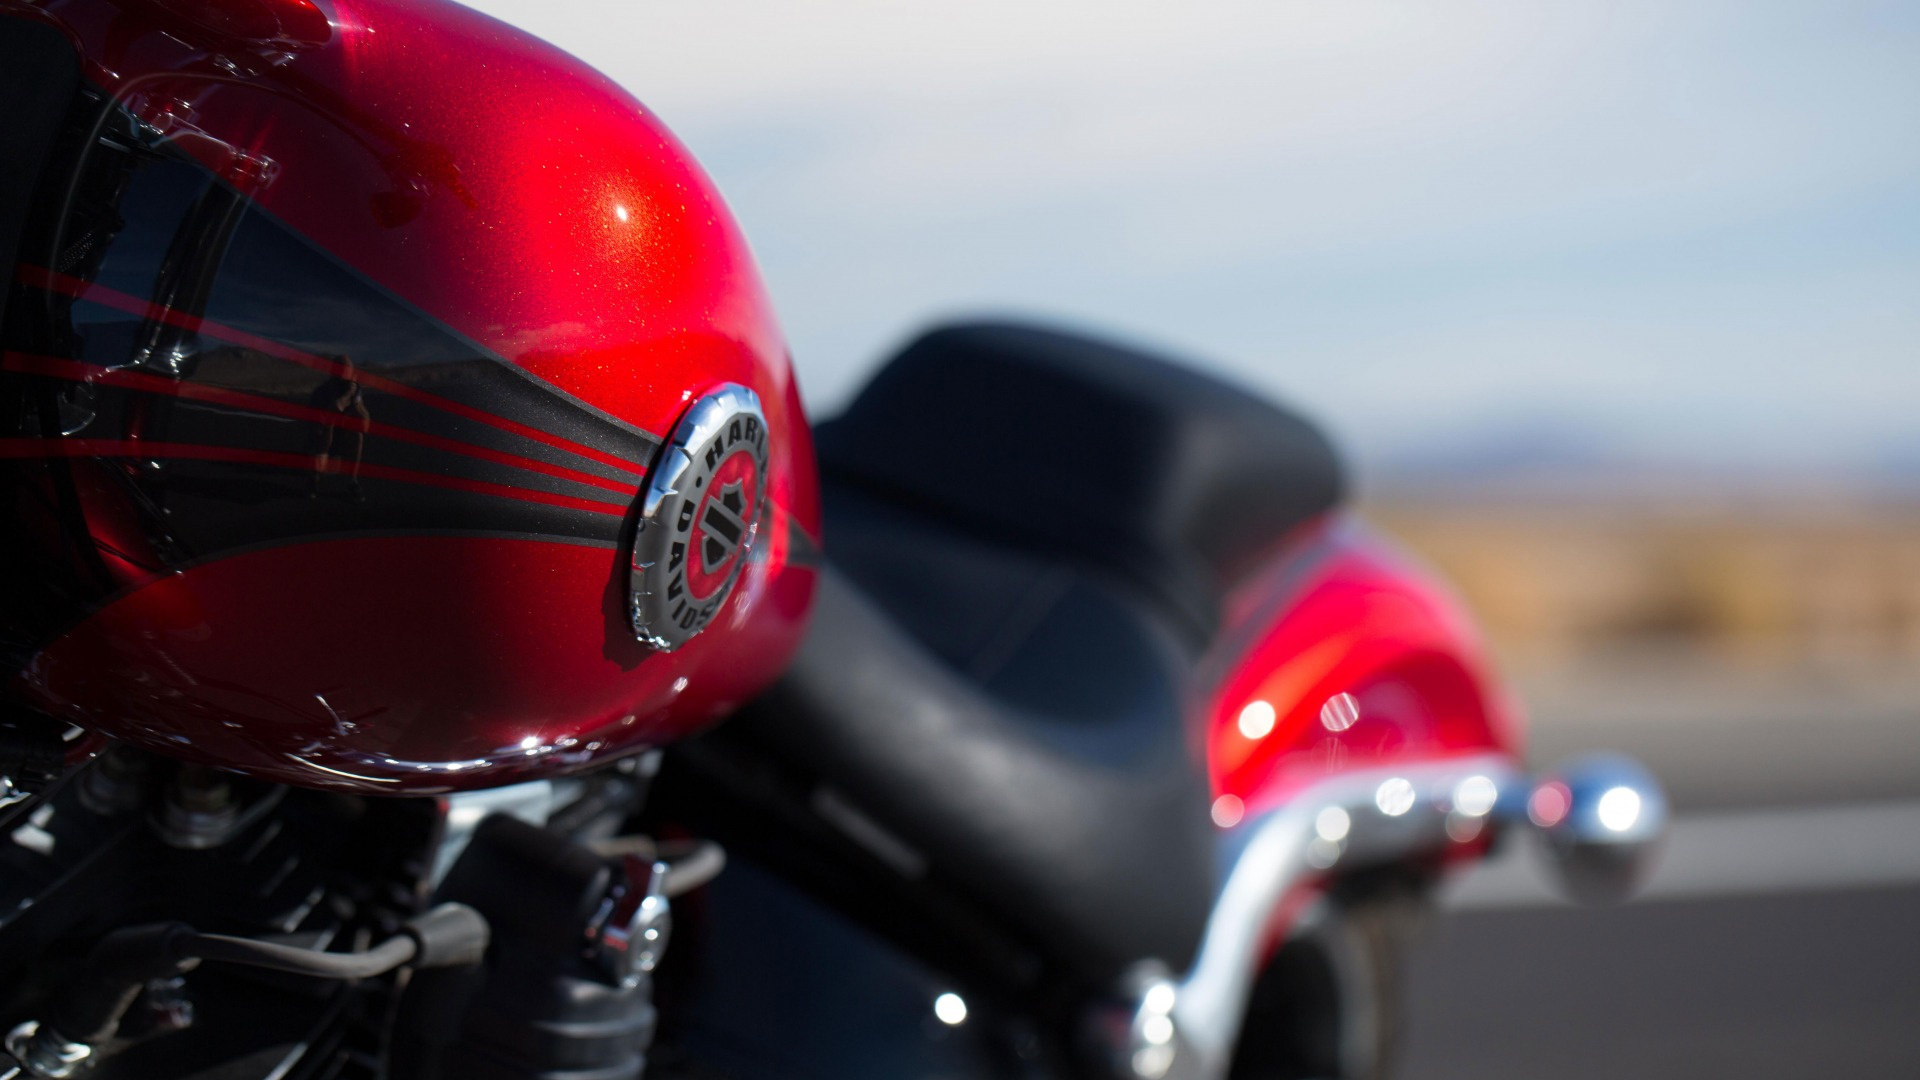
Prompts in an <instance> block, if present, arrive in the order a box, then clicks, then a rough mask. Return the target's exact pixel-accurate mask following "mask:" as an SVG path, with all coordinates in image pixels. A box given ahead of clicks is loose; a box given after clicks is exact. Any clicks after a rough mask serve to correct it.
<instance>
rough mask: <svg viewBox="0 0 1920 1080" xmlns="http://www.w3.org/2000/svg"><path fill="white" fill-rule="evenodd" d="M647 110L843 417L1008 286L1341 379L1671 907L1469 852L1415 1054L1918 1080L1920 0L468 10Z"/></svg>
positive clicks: (1539, 740) (1440, 554) (1093, 317)
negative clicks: (915, 346) (1617, 799)
mask: <svg viewBox="0 0 1920 1080" xmlns="http://www.w3.org/2000/svg"><path fill="white" fill-rule="evenodd" d="M477 6H479V7H481V8H482V9H483V10H486V11H488V12H490V13H492V14H494V15H497V16H499V17H501V18H503V19H506V20H507V21H509V22H513V23H515V24H517V25H520V26H522V27H524V28H526V29H529V30H531V31H533V32H534V33H537V34H539V35H541V36H543V37H546V38H547V39H549V40H551V41H553V42H555V43H557V44H559V45H560V46H562V47H563V48H566V49H568V50H569V51H571V52H574V53H576V54H578V55H580V56H581V57H583V58H585V59H586V60H588V61H589V62H591V63H593V64H594V65H596V66H597V67H599V68H601V69H602V70H603V71H606V72H608V73H609V74H611V75H612V76H613V77H614V78H615V79H617V80H618V81H620V82H621V83H622V84H623V85H624V86H626V87H627V88H628V89H629V90H631V91H633V92H634V93H635V94H636V95H637V96H639V97H640V98H641V99H642V100H643V101H645V102H646V103H647V105H648V106H649V107H650V108H652V109H653V110H654V111H656V112H657V113H659V114H660V115H661V116H662V117H663V118H664V119H665V120H666V121H667V123H668V124H669V125H670V126H671V127H672V128H673V129H674V130H675V131H676V132H677V133H678V134H679V136H680V137H681V138H682V140H683V141H685V142H686V143H687V144H688V145H689V146H690V147H691V148H692V150H693V151H694V153H695V154H696V155H697V156H698V157H699V159H700V160H701V161H702V162H704V163H705V165H706V167H707V169H708V170H709V171H710V172H711V173H712V174H713V176H714V178H715V179H716V181H717V182H718V184H719V187H720V189H721V190H722V191H723V192H724V193H725V194H726V196H727V197H728V199H729V201H730V202H731V204H732V205H733V207H734V210H735V211H736V213H737V214H738V216H739V218H740V220H741V222H742V224H743V226H744V228H745V230H746V233H747V235H748V237H749V238H750V239H751V241H752V243H753V244H754V246H755V250H756V252H757V254H758V257H759V259H760V261H761V264H762V267H763V269H764V270H765V272H766V275H767V278H768V281H769V283H770V286H771V289H772V293H773V298H774V301H775V304H776V307H777V308H778V310H779V313H780V315H781V318H782V321H783V323H784V325H785V327H786V329H787V332H788V335H789V337H790V340H791V343H792V346H793V350H794V354H795V357H796V360H797V363H798V365H799V370H800V373H801V378H802V384H803V388H804V390H805V392H806V395H807V398H808V401H809V405H810V407H811V408H812V410H813V411H814V412H815V413H816V414H817V415H827V414H831V413H832V412H834V411H835V410H836V409H837V408H838V407H839V406H840V405H841V404H842V403H843V402H845V401H846V400H847V399H848V397H849V396H850V394H851V393H852V392H853V391H854V390H855V389H857V388H858V386H859V384H860V383H861V381H862V380H863V379H864V378H865V376H866V375H867V374H868V373H869V372H870V371H871V370H872V369H873V368H874V367H875V366H876V365H877V364H878V363H879V362H880V361H881V360H882V359H883V358H884V357H885V356H886V355H887V354H888V353H889V352H890V351H891V350H892V349H893V348H895V347H896V346H898V345H899V344H901V343H902V342H903V341H904V340H905V339H906V338H907V337H908V336H909V335H911V334H912V333H914V332H915V331H916V330H917V329H919V328H920V327H923V326H924V325H926V324H927V323H928V322H930V321H933V320H937V319H939V318H941V317H943V316H947V315H957V314H978V313H983V312H989V313H998V314H1012V315H1028V316H1036V317H1043V318H1046V319H1049V320H1053V321H1058V322H1065V323H1068V324H1071V325H1076V326H1078V327H1081V328H1085V329H1092V330H1096V331H1099V332H1102V333H1108V334H1114V335H1119V336H1123V337H1127V338H1131V339H1134V340H1138V341H1143V342H1146V343H1149V344H1152V345H1157V346H1160V347H1162V348H1164V349H1167V350H1169V351H1171V352H1173V353H1175V354H1176V355H1183V356H1187V357H1189V358H1191V359H1192V360H1193V361H1194V362H1195V363H1197V364H1200V365H1202V366H1205V367H1208V368H1210V369H1211V370H1214V371H1216V372H1218V373H1219V374H1222V375H1224V376H1226V377H1228V378H1231V379H1234V380H1237V381H1240V382H1243V383H1245V384H1248V385H1250V386H1253V387H1255V388H1257V389H1258V390H1260V391H1262V392H1265V393H1268V394H1270V395H1272V396H1275V397H1277V398H1280V399H1282V400H1285V401H1288V402H1291V403H1293V404H1295V405H1297V406H1300V407H1302V408H1304V409H1305V410H1307V411H1308V412H1310V413H1311V414H1313V415H1315V416H1316V417H1318V418H1320V419H1321V420H1322V421H1323V422H1324V423H1325V424H1326V425H1327V426H1328V427H1330V428H1331V429H1332V430H1333V432H1334V434H1335V435H1336V437H1337V439H1338V441H1339V442H1340V443H1341V444H1342V445H1343V446H1344V447H1345V448H1346V450H1347V452H1348V454H1349V456H1350V459H1351V461H1352V463H1353V464H1354V466H1355V469H1356V472H1357V476H1358V483H1359V489H1360V504H1361V508H1362V512H1363V513H1364V514H1366V515H1367V516H1369V517H1370V518H1372V519H1374V520H1375V521H1376V522H1377V523H1379V524H1380V525H1382V526H1384V527H1385V528H1386V529H1388V530H1390V531H1391V532H1392V533H1393V534H1394V535H1396V536H1397V537H1399V538H1400V539H1401V540H1402V541H1403V542H1404V543H1405V544H1406V545H1407V546H1408V547H1410V548H1411V549H1412V550H1414V551H1415V552H1417V553H1419V554H1420V555H1422V556H1423V557H1425V558H1426V559H1427V560H1428V561H1430V562H1432V563H1434V564H1436V565H1437V566H1438V567H1439V568H1440V569H1441V570H1442V571H1443V572H1445V573H1446V574H1447V575H1448V576H1449V577H1450V578H1451V580H1452V581H1453V582H1454V583H1455V584H1456V585H1457V586H1458V587H1459V589H1460V590H1461V591H1462V592H1463V593H1465V594H1466V596H1467V598H1468V599H1469V601H1470V602H1471V603H1472V605H1473V606H1474V608H1475V609H1476V610H1477V612H1478V613H1479V615H1480V616H1481V618H1482V619H1483V621H1484V623H1485V625H1486V627H1487V629H1488V631H1489V633H1490V635H1491V637H1492V639H1493V641H1494V644H1495V647H1496V649H1497V652H1498V654H1499V655H1500V657H1501V659H1502V662H1503V664H1504V666H1505V667H1506V669H1507V670H1508V672H1509V673H1510V674H1512V675H1513V676H1514V677H1515V678H1516V679H1517V680H1518V683H1519V685H1520V687H1521V688H1522V691H1523V694H1524V696H1525V698H1526V700H1527V702H1528V704H1529V706H1530V711H1531V713H1532V715H1533V721H1534V746H1533V753H1534V756H1535V758H1536V759H1537V760H1538V761H1540V762H1542V763H1544V762H1546V761H1550V760H1553V759H1555V758H1558V757H1560V756H1563V755H1565V754H1569V753H1573V752H1576V751H1580V750H1584V749H1589V748H1593V747H1613V748H1618V749H1623V750H1627V751H1629V752H1632V753H1635V754H1638V755H1640V756H1641V757H1642V758H1643V759H1644V760H1646V761H1648V762H1649V763H1650V764H1652V765H1653V766H1654V768H1655V770H1656V771H1657V772H1659V773H1660V774H1661V776H1662V777H1663V778H1664V780H1665V781H1666V782H1667V783H1668V784H1669V786H1670V788H1671V791H1672V794H1673V796H1674V800H1675V805H1676V809H1677V811H1678V826H1677V829H1676V834H1675V837H1674V840H1673V843H1672V846H1671V848H1670V850H1669V852H1668V858H1667V861H1666V864H1665V866H1664V867H1663V870H1662V872H1661V874H1660V876H1659V877H1658V878H1657V879H1656V880H1655V882H1654V885H1653V888H1652V890H1651V893H1650V895H1649V897H1648V898H1646V899H1645V900H1643V901H1641V902H1639V903H1637V904H1635V905H1631V906H1629V907H1626V908H1622V909H1618V910H1612V911H1605V912H1597V913H1596V912H1574V911H1569V910H1566V909H1563V908H1558V907H1554V906H1552V905H1551V903H1550V901H1549V900H1548V899H1547V897H1546V894H1545V893H1544V891H1543V890H1542V889H1541V888H1540V885H1539V883H1538V882H1537V881H1533V880H1532V879H1531V878H1530V877H1529V876H1528V874H1527V872H1526V870H1525V868H1524V864H1523V863H1521V862H1519V861H1516V860H1507V861H1505V862H1503V863H1501V864H1499V865H1495V866H1493V867H1490V868H1489V869H1487V870H1486V871H1484V872H1482V873H1480V874H1478V875H1477V876H1476V877H1475V878H1473V879H1470V880H1468V881H1465V882H1463V883H1461V885H1460V887H1459V889H1458V890H1457V891H1456V892H1455V894H1454V895H1453V897H1452V898H1451V900H1450V904H1451V905H1452V906H1453V907H1454V908H1455V909H1456V910H1455V911H1454V912H1452V913H1450V914H1449V916H1448V917H1447V918H1445V919H1443V920H1440V921H1439V922H1437V923H1436V925H1435V927H1434V929H1433V931H1432V933H1431V935H1430V936H1429V938H1428V941H1427V944H1426V945H1425V946H1424V947H1423V949H1422V951H1421V952H1420V953H1419V954H1418V956H1417V957H1416V962H1415V967H1414V972H1413V978H1412V981H1411V984H1410V986H1409V988H1408V992H1409V997H1410V1000H1411V1015H1410V1020H1409V1032H1408V1046H1407V1058H1406V1061H1405V1064H1404V1068H1403V1070H1402V1075H1404V1076H1405V1077H1407V1078H1409V1080H1418V1078H1439V1077H1455V1076H1460V1077H1466V1076H1474V1077H1486V1076H1535V1075H1554V1076H1558V1077H1588V1076H1592V1077H1617V1076H1622V1075H1634V1076H1638V1077H1655V1076H1722V1075H1733V1074H1735V1071H1736V1070H1738V1073H1739V1075H1742V1076H1745V1077H1772V1076H1780V1077H1790V1076H1791V1077H1802V1076H1807V1075H1815V1074H1823V1075H1836V1074H1837V1075H1849V1076H1854V1077H1861V1076H1898V1077H1912V1076H1916V1075H1920V930H1916V923H1920V425H1917V424H1916V422H1915V417H1916V415H1917V414H1920V137H1917V136H1920V5H1916V4H1911V3H1909V4H1893V3H1880V2H1853V0H1792V2H1780V0H1702V2H1698V3H1690V4H1686V5H1675V4H1671V3H1655V2H1650V0H1608V2H1598V0H1568V2H1565V3H1557V4H1550V5H1549V4H1533V3H1523V2H1520V0H1496V2H1458V3H1419V4H1416V3H1402V4H1379V3H1366V2H1331V0H1328V2H1275V0H1264V2H1247V3H1230V2H1229V3H1206V4H1197V5H1169V4H1156V3H1147V2H1142V0H1102V2H1099V3H1033V2H984V0H968V2H965V3H960V2H932V0H918V2H915V3H899V2H882V0H857V2H856V0H820V2H813V3H806V4H794V3H788V2H775V0H755V2H744V0H725V2H712V0H709V2H703V3H699V4H691V3H676V4H667V3H658V2H650V0H649V2H640V0H569V2H568V3H564V4H556V3H539V2H534V0H482V2H481V3H479V4H478V5H477Z"/></svg>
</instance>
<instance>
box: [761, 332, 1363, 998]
mask: <svg viewBox="0 0 1920 1080" xmlns="http://www.w3.org/2000/svg"><path fill="white" fill-rule="evenodd" d="M818 443H819V449H820V459H821V465H822V471H823V479H824V483H825V488H826V492H825V494H826V527H825V529H826V549H827V554H828V558H829V560H830V568H829V569H828V571H827V572H826V573H825V574H824V575H823V578H822V585H821V589H820V593H819V595H818V599H817V601H816V605H815V611H814V615H813V623H812V627H811V629H810V631H809V634H808V639H807V642H806V644H805V646H804V648H803V649H802V651H801V654H800V656H799V658H798V659H797V661H796V662H795V664H794V666H793V668H792V669H791V671H790V673H789V674H788V676H787V677H786V678H785V679H784V680H783V682H782V683H781V684H780V685H779V686H778V687H777V688H776V689H775V690H774V691H773V692H772V693H771V694H770V695H769V696H768V698H767V699H766V700H765V701H763V702H762V703H760V705H759V706H758V707H756V708H755V709H753V710H750V712H749V715H748V717H747V718H746V719H747V722H748V723H750V724H752V725H754V727H755V728H757V729H758V730H759V731H761V732H762V733H763V734H764V735H765V737H767V738H770V739H773V740H776V741H777V742H778V743H779V744H780V745H781V746H782V747H783V749H784V751H785V753H786V754H787V755H789V756H791V757H793V758H795V759H797V760H799V761H801V762H804V763H806V764H807V766H808V767H809V768H810V769H811V770H812V771H814V772H816V773H817V774H818V775H820V776H821V777H822V779H823V780H824V781H825V782H827V783H829V784H830V785H832V786H833V787H834V788H835V789H836V790H837V791H838V792H839V793H843V794H844V795H845V796H846V797H847V798H848V799H850V800H851V801H852V802H853V803H855V804H856V806H857V807H858V809H860V810H861V811H863V812H864V813H865V814H866V815H867V816H869V817H870V818H872V819H873V820H875V821H878V822H880V823H883V824H884V826H885V827H886V828H887V829H889V830H891V831H892V832H894V833H895V834H897V836H898V837H899V838H900V839H902V840H904V841H905V842H906V843H908V844H909V845H911V846H912V847H913V848H915V849H916V850H917V851H918V852H919V853H921V854H922V855H924V856H925V857H926V858H927V859H928V860H929V861H931V862H932V863H933V864H935V865H937V866H938V867H939V868H940V869H941V871H942V872H943V875H944V876H945V877H947V878H948V879H949V880H956V881H959V882H961V883H963V887H964V888H965V889H966V890H967V891H968V892H970V893H972V894H973V895H974V897H975V898H976V899H977V900H979V901H980V902H982V903H984V904H986V905H988V906H990V907H991V908H992V909H994V910H996V911H997V912H998V913H999V914H1000V915H1002V916H1003V917H1004V918H1006V919H1008V920H1009V921H1012V922H1015V923H1017V924H1022V925H1025V926H1027V927H1028V928H1029V929H1030V930H1031V931H1032V932H1033V935H1034V937H1035V938H1036V940H1038V941H1040V942H1041V943H1043V947H1045V948H1047V949H1048V950H1049V951H1051V952H1053V953H1055V954H1056V955H1058V956H1060V957H1062V958H1063V959H1065V960H1066V961H1068V962H1069V963H1071V964H1073V965H1074V966H1076V967H1078V968H1080V969H1081V970H1083V971H1084V972H1086V973H1087V974H1088V975H1090V976H1092V977H1095V978H1104V977H1110V976H1111V975H1112V974H1114V973H1116V972H1118V971H1119V970H1120V969H1121V968H1123V967H1124V966H1125V965H1126V964H1128V963H1130V962H1132V961H1135V960H1139V959H1143V958H1147V957H1157V958H1159V959H1161V960H1164V961H1165V962H1167V963H1168V964H1170V965H1172V966H1174V967H1175V968H1179V967H1183V966H1184V965H1185V964H1186V963H1187V962H1188V961H1189V960H1190V959H1191V956H1192V954H1193V951H1194V948H1195V946H1196V944H1197V942H1198V940H1199V935H1200V933H1201V930H1202V929H1203V927H1204V925H1205V921H1206V917H1207V913H1208V910H1209V907H1210V904H1211V901H1212V890H1213V883H1214V872H1215V869H1214V864H1213V859H1214V853H1213V846H1212V837H1211V826H1210V824H1209V821H1208V799H1209V792H1208V789H1207V783H1206V777H1205V770H1204V768H1203V764H1202V749H1201V747H1199V746H1198V745H1197V744H1196V742H1195V739H1194V735H1193V733H1194V732H1195V731H1196V730H1197V728H1196V726H1195V725H1192V724H1189V723H1187V722H1186V720H1187V716H1186V713H1187V710H1189V709H1190V708H1191V707H1192V706H1193V702H1192V700H1191V698H1192V695H1191V694H1190V685H1189V684H1190V682H1191V669H1192V665H1193V662H1194V659H1195V658H1196V656H1197V655H1198V653H1199V651H1200V650H1201V649H1202V648H1203V647H1204V645H1205V642H1206V639H1207V637H1208V636H1209V634H1210V633H1211V629H1212V625H1213V612H1214V611H1215V610H1216V609H1217V607H1218V603H1219V598H1220V591H1221V590H1222V589H1223V588H1225V587H1226V586H1227V585H1228V584H1230V583H1231V582H1232V580H1233V579H1234V578H1235V576H1236V575H1237V574H1238V573H1241V572H1244V571H1245V570H1246V569H1248V568H1250V567H1251V565H1252V564H1253V562H1254V561H1255V560H1256V559H1257V557H1258V556H1259V554H1261V553H1262V552H1264V551H1265V550H1267V549H1269V548H1270V547H1271V546H1272V545H1273V544H1274V543H1275V542H1277V541H1278V540H1279V539H1280V537H1281V536H1282V535H1283V534H1284V533H1285V532H1286V531H1287V530H1289V529H1291V528H1293V527H1294V526H1296V525H1298V524H1300V523H1301V522H1303V521H1305V520H1307V519H1308V518H1311V517H1312V516H1314V515H1315V514H1318V513H1321V512H1323V511H1325V510H1326V509H1328V508H1330V507H1331V506H1332V505H1333V504H1334V502H1335V501H1336V500H1337V499H1338V496H1339V491H1340V486H1341V481H1340V477H1339V473H1338V469H1337V466H1336V465H1335V462H1334V458H1333V455H1332V452H1331V450H1330V448H1329V447H1328V445H1327V443H1326V441H1325V439H1324V438H1322V437H1321V436H1320V435H1319V434H1318V433H1317V432H1316V431H1314V430H1313V429H1312V428H1311V427H1309V426H1307V425H1306V424H1305V423H1304V422H1303V421H1301V420H1300V419H1298V418H1297V417H1294V416H1292V415H1290V414H1287V413H1285V412H1282V411H1280V410H1278V409H1276V408H1274V407H1273V406H1271V405H1268V404H1266V403H1264V402H1261V401H1259V400H1258V399H1256V398H1253V397H1252V396H1251V395H1248V394H1245V393H1243V392H1241V391H1238V390H1235V389H1233V388H1231V387H1227V386H1225V385H1223V384H1220V383H1217V382H1214V381H1212V380H1209V379H1206V378H1204V377H1202V376H1199V375H1197V374H1193V373H1191V372H1189V371H1187V370H1185V369H1182V368H1179V367H1176V366H1174V365H1172V364H1169V363H1166V362H1164V361H1160V360H1157V359H1154V358H1152V357H1148V356H1145V355H1142V354H1140V353H1137V352H1134V351H1131V350H1127V349H1123V348H1120V347H1117V346H1113V345H1108V344H1104V343H1100V342H1095V341H1089V340H1087V339H1083V338H1078V337H1072V336H1068V335H1064V334H1058V333H1053V332H1049V331H1044V330H1038V329H1031V328H1025V327H1014V326H1000V325H991V326H961V327H953V328H948V329H944V330H939V331H936V332H934V333H932V334H929V335H927V336H925V337H923V338H921V339H920V340H919V341H917V342H916V343H914V344H913V345H912V346H910V347H909V348H908V349H907V350H906V351H905V352H904V353H903V354H902V355H901V356H900V357H899V358H897V359H896V360H894V361H893V362H892V364H891V365H889V366H888V367H887V368H886V369H885V370H883V371H882V372H881V373H880V374H879V376H878V377H876V378H875V379H874V381H873V383H872V384H871V385H870V386H869V387H868V388H867V389H866V390H865V391H864V392H863V393H862V394H861V395H860V397H859V398H858V400H857V401H856V402H855V403H854V404H853V406H852V407H851V408H850V409H849V410H848V411H847V413H846V414H845V415H844V416H842V417H841V418H839V419H838V420H835V421H833V422H831V423H828V424H825V425H822V427H821V428H820V431H819V439H818Z"/></svg>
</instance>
